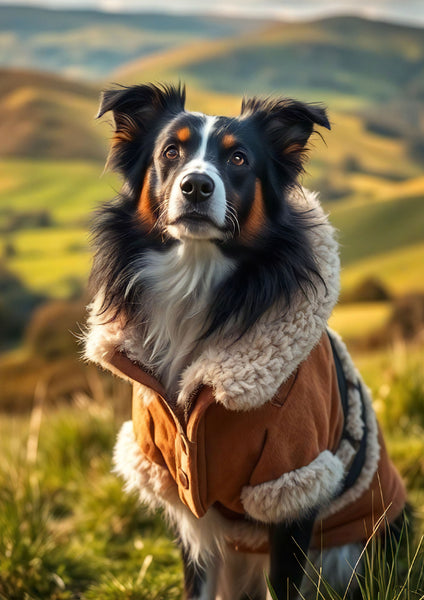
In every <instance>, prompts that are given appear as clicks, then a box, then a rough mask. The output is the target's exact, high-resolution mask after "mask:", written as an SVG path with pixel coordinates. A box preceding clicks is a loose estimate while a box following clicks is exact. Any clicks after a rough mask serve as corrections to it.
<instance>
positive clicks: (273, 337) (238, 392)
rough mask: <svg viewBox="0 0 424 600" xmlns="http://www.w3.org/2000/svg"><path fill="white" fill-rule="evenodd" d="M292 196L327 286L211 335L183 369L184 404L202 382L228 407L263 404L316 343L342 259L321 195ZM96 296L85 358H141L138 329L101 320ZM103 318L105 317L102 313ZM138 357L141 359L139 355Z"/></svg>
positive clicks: (104, 363) (328, 311)
mask: <svg viewBox="0 0 424 600" xmlns="http://www.w3.org/2000/svg"><path fill="white" fill-rule="evenodd" d="M289 201H290V202H292V203H293V204H294V205H296V206H298V207H299V208H300V209H304V210H308V211H309V218H310V221H311V225H313V226H312V227H311V228H310V229H309V230H308V235H309V236H310V239H311V245H312V248H313V249H314V251H315V256H316V260H317V265H318V268H319V271H320V274H321V277H322V279H323V281H324V282H325V286H324V285H323V284H322V282H320V281H317V282H316V288H317V293H316V294H315V296H313V297H312V298H311V299H308V298H306V297H305V296H304V295H303V294H301V293H299V294H298V295H297V297H296V298H295V299H294V300H293V303H292V305H291V307H290V309H289V310H288V311H285V312H284V313H283V314H282V313H281V311H279V310H278V309H277V308H276V307H273V308H271V309H270V310H268V311H267V312H266V313H265V314H264V315H263V317H262V318H261V319H260V320H259V321H258V322H257V323H256V325H255V326H254V327H253V328H252V329H251V330H249V331H248V333H246V334H245V335H244V336H243V337H242V338H241V339H239V340H237V341H235V342H233V343H231V344H230V345H223V344H222V340H220V339H219V338H213V339H212V340H211V342H210V343H209V344H208V345H207V347H206V348H205V349H204V350H203V352H202V353H201V354H200V355H199V357H198V358H196V359H194V361H193V362H192V363H191V364H190V365H189V366H188V367H187V368H186V369H185V370H184V371H183V374H182V377H181V388H180V392H179V395H178V400H177V402H178V405H179V406H180V407H186V406H187V404H188V402H189V400H190V397H191V396H192V395H193V393H195V392H196V390H197V389H199V388H200V387H201V386H203V385H208V386H211V387H212V388H213V389H214V393H215V399H216V401H217V402H220V403H222V404H223V405H224V406H225V407H226V408H227V409H229V410H241V411H243V410H250V409H252V408H255V407H259V406H262V405H263V404H264V403H265V402H267V401H268V400H270V399H271V398H272V397H273V396H274V394H275V393H276V392H277V390H278V388H279V387H280V385H281V384H282V383H283V382H284V381H285V380H286V379H288V377H289V376H290V374H291V373H292V372H293V371H294V370H295V369H296V368H297V367H298V366H299V364H300V363H301V362H302V361H303V360H305V359H306V358H307V356H308V355H309V353H310V352H311V350H312V348H313V347H314V346H315V345H316V344H317V343H318V341H319V339H320V338H321V336H322V334H323V331H324V329H325V328H326V325H327V320H328V318H329V316H330V314H331V312H332V310H333V307H334V305H335V303H336V301H337V297H338V293H339V271H340V261H339V255H338V244H337V242H336V240H335V235H334V228H333V227H332V226H331V225H330V224H329V222H328V220H327V217H326V215H325V214H324V212H323V210H322V207H321V205H320V204H319V201H318V198H317V195H316V194H315V193H312V192H309V191H307V190H302V191H294V192H293V193H292V194H291V196H290V198H289ZM98 302H99V300H97V301H96V300H95V301H94V302H93V304H92V305H91V306H90V307H89V311H90V317H89V319H88V332H87V335H86V339H85V342H86V352H85V354H86V357H87V358H88V359H89V360H92V361H94V362H97V363H98V364H100V365H102V366H103V367H105V368H107V369H110V370H113V369H111V367H110V363H109V360H110V358H111V356H112V355H113V353H114V352H116V350H119V351H122V352H125V353H126V354H127V355H128V356H129V357H130V358H131V360H133V361H138V362H141V360H142V359H141V356H140V355H139V353H138V352H137V348H140V347H141V343H140V340H137V332H134V331H133V330H132V331H128V330H125V328H122V326H120V324H119V322H116V321H115V322H113V323H107V324H105V323H104V322H103V324H102V323H101V322H99V319H98V318H97V317H96V306H97V305H98ZM103 319H104V316H103ZM137 359H138V360H137Z"/></svg>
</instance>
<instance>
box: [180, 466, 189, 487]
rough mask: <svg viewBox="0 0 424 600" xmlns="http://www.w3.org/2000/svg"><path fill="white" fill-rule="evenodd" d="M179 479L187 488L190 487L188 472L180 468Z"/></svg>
mask: <svg viewBox="0 0 424 600" xmlns="http://www.w3.org/2000/svg"><path fill="white" fill-rule="evenodd" d="M178 479H179V480H180V483H181V485H182V486H183V488H184V489H185V490H186V489H187V488H188V477H187V474H186V473H184V471H183V470H182V469H181V468H180V469H178Z"/></svg>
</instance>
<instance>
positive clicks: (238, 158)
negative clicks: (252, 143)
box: [230, 150, 247, 167]
mask: <svg viewBox="0 0 424 600" xmlns="http://www.w3.org/2000/svg"><path fill="white" fill-rule="evenodd" d="M230 161H231V163H232V164H233V165H235V166H236V167H241V166H242V165H247V157H246V155H245V154H244V153H243V152H240V150H237V152H234V154H232V155H231V158H230Z"/></svg>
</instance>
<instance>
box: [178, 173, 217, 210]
mask: <svg viewBox="0 0 424 600" xmlns="http://www.w3.org/2000/svg"><path fill="white" fill-rule="evenodd" d="M180 187H181V191H182V193H183V196H184V197H185V198H187V200H190V201H191V202H195V203H196V202H203V201H204V200H207V199H208V198H210V197H211V196H212V193H213V191H214V189H215V184H214V182H213V179H211V178H210V177H209V175H206V173H189V174H188V175H186V176H185V177H184V178H183V180H182V181H181V184H180Z"/></svg>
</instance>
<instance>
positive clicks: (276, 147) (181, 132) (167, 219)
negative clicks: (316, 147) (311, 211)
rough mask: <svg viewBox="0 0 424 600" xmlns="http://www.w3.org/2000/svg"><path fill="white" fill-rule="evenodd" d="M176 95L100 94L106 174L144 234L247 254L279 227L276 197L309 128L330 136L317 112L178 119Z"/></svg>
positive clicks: (294, 168) (287, 108) (181, 100)
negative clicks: (108, 131) (107, 144)
mask: <svg viewBox="0 0 424 600" xmlns="http://www.w3.org/2000/svg"><path fill="white" fill-rule="evenodd" d="M184 104H185V91H184V89H183V88H181V87H178V88H177V87H172V86H169V87H166V86H164V87H158V86H155V85H138V86H133V87H128V88H120V89H115V90H109V91H106V92H104V93H103V96H102V101H101V106H100V110H99V115H98V116H102V115H103V114H104V113H106V112H107V111H112V112H113V117H114V121H115V134H114V137H113V140H112V146H111V151H110V155H109V164H110V165H111V166H112V168H114V169H116V170H118V171H119V172H120V173H121V174H122V175H123V176H124V179H125V191H126V193H127V194H128V195H129V196H131V197H132V199H133V200H134V202H136V203H137V208H136V212H137V215H138V218H139V220H140V225H141V226H143V227H144V228H145V230H146V232H147V233H150V234H151V235H156V236H158V237H160V238H161V239H167V238H168V239H171V240H172V239H179V240H184V239H187V238H192V239H193V238H194V239H209V240H216V241H219V242H220V243H223V244H224V245H225V244H226V243H227V244H234V243H240V244H241V245H246V246H248V245H249V244H252V243H254V242H255V240H258V239H261V238H262V237H263V236H264V233H265V232H266V231H269V227H270V224H271V223H275V222H276V221H279V220H281V216H284V211H285V210H286V206H285V204H284V191H285V190H287V189H288V188H290V187H292V186H293V185H295V184H296V182H297V178H298V175H299V173H300V172H301V171H302V168H303V163H304V158H305V151H306V149H307V142H308V139H309V138H310V136H311V134H312V132H313V130H314V126H315V125H321V126H324V127H327V128H330V125H329V122H328V119H327V116H326V113H325V110H324V109H323V108H322V107H320V106H317V105H308V104H304V103H302V102H298V101H294V100H287V99H277V100H258V99H256V98H253V99H250V100H245V101H244V102H243V104H242V110H241V114H240V116H239V117H237V118H228V117H215V116H207V115H204V114H201V113H194V112H186V111H185V110H184Z"/></svg>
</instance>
